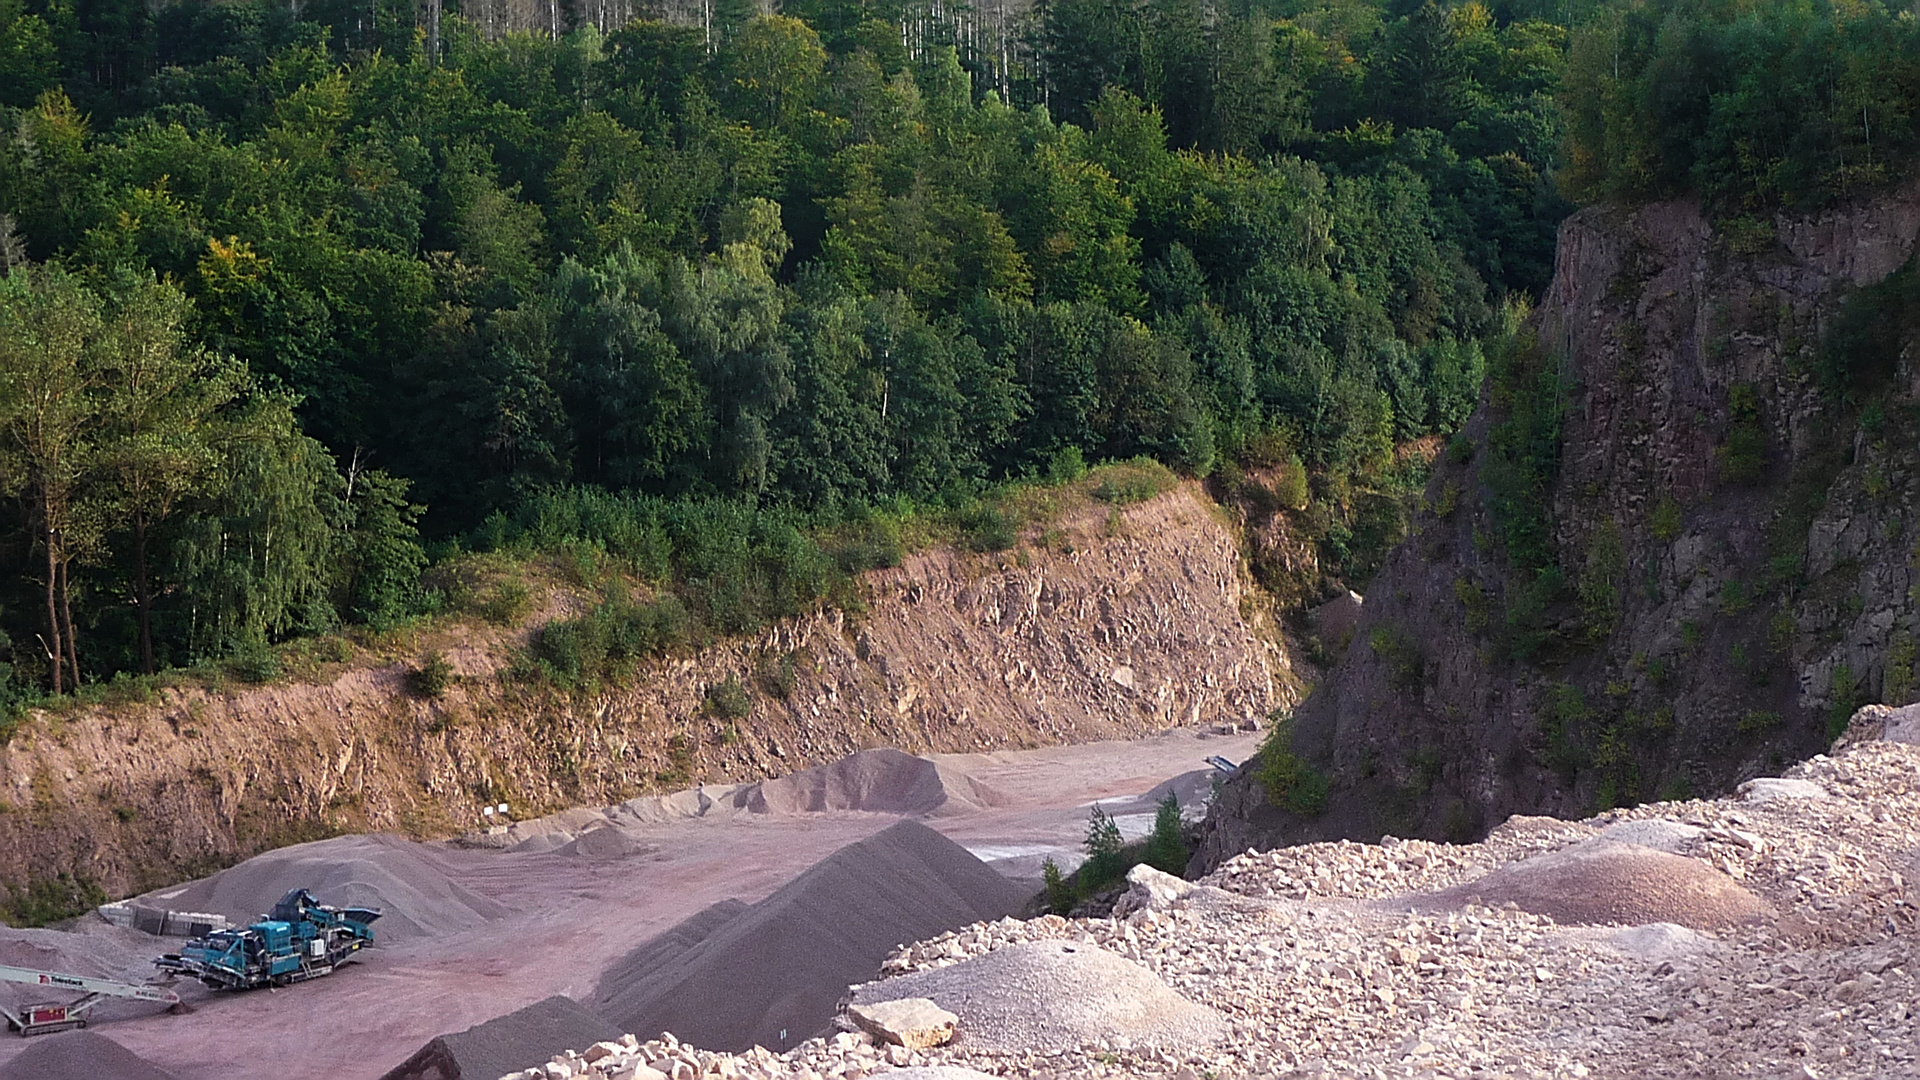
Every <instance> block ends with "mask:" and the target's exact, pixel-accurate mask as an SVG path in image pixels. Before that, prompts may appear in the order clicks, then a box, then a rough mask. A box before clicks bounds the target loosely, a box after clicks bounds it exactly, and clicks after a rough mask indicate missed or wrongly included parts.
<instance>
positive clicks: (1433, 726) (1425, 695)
mask: <svg viewBox="0 0 1920 1080" xmlns="http://www.w3.org/2000/svg"><path fill="white" fill-rule="evenodd" d="M1916 234H1920V184H1914V183H1909V184H1907V185H1905V186H1903V187H1901V188H1899V189H1897V190H1893V191H1890V192H1886V193H1882V194H1880V195H1878V196H1876V197H1873V198H1871V199H1867V200H1864V201H1862V202H1860V203H1858V204H1855V205H1851V206H1848V207H1846V208H1844V209H1840V210H1836V211H1834V212H1830V213H1827V214H1824V215H1821V216H1818V217H1813V218H1791V217H1787V216H1781V217H1779V218H1777V219H1776V220H1774V221H1773V222H1771V223H1755V222H1753V221H1751V220H1749V221H1746V222H1743V223H1739V224H1738V225H1727V226H1723V227H1720V228H1716V226H1715V225H1714V223H1712V222H1711V221H1709V219H1708V218H1707V217H1706V216H1705V215H1703V214H1702V212H1701V210H1700V208H1699V207H1698V206H1697V205H1696V204H1694V203H1692V202H1685V201H1681V202H1670V203H1663V204H1655V205H1651V206H1647V207H1644V208H1640V209H1637V210H1627V209H1621V208H1610V207H1596V208H1590V209H1587V210H1584V211H1582V212H1580V213H1578V214H1576V215H1574V216H1573V217H1572V218H1570V219H1568V221H1567V222H1566V223H1565V225H1564V226H1563V228H1562V231H1561V235H1560V247H1559V253H1558V263H1557V266H1556V269H1555V275H1554V279H1553V282H1552V285H1551V286H1550V289H1549V291H1548V294H1547V295H1546V297H1545V298H1544V299H1543V301H1542V303H1541V306H1540V308H1539V309H1538V311H1537V312H1535V314H1534V316H1533V317H1532V318H1531V319H1530V320H1529V322H1528V324H1527V329H1526V332H1525V333H1523V335H1522V340H1521V341H1520V342H1519V343H1518V344H1516V346H1515V349H1514V350H1513V353H1512V355H1510V356H1509V357H1508V358H1507V359H1506V360H1505V361H1504V362H1503V363H1501V364H1496V365H1495V367H1496V370H1495V372H1494V374H1493V376H1492V378H1491V379H1490V380H1489V386H1488V390H1487V391H1486V394H1485V396H1484V397H1483V400H1482V402H1481V405H1480V407H1479V409H1478V411H1477V412H1476V413H1475V415H1474V416H1473V418H1472V419H1471V420H1470V422H1469V423H1468V425H1467V427H1466V428H1465V430H1464V431H1463V432H1462V434H1461V435H1460V437H1459V438H1457V439H1456V440H1455V443H1454V445H1453V446H1452V447H1450V448H1449V451H1448V452H1447V453H1446V454H1444V455H1443V456H1442V458H1441V460H1440V462H1439V463H1438V466H1437V468H1436V470H1435V474H1434V476H1433V479H1432V481H1431V486H1430V487H1429V489H1428V491H1427V495H1426V501H1425V508H1424V510H1423V511H1422V512H1421V513H1420V514H1419V515H1418V517H1417V519H1416V521H1415V524H1414V530H1413V534H1412V535H1411V536H1410V537H1409V539H1408V540H1407V541H1406V542H1405V543H1404V544H1403V545H1402V546H1401V547H1400V548H1399V549H1398V550H1397V551H1396V552H1395V554H1394V555H1393V556H1392V558H1391V559H1390V560H1389V562H1388V565H1387V566H1386V567H1385V569H1384V570H1383V571H1382V573H1381V574H1380V575H1379V576H1378V578H1376V579H1375V581H1374V582H1373V584H1372V588H1371V590H1370V591H1369V592H1368V594H1367V599H1366V605H1365V614H1364V617H1363V620H1362V622H1361V625H1360V627H1359V629H1358V632H1357V633H1356V634H1355V637H1354V642H1353V644H1352V646H1351V647H1350V648H1349V650H1348V652H1347V653H1346V654H1345V655H1344V657H1343V658H1342V659H1341V661H1340V662H1339V664H1338V665H1337V667H1336V668H1335V670H1334V671H1333V672H1331V673H1330V675H1329V676H1328V678H1327V679H1326V680H1325V681H1324V682H1323V683H1322V684H1321V685H1320V686H1319V687H1318V688H1317V689H1316V690H1315V692H1314V693H1313V694H1312V695H1311V697H1310V698H1309V699H1308V700H1307V701H1306V702H1305V703H1304V704H1303V705H1302V706H1301V708H1300V709H1299V710H1298V713H1297V715H1296V716H1295V718H1294V721H1293V725H1292V734H1291V739H1290V746H1291V750H1292V752H1293V755H1294V756H1293V757H1291V758H1290V759H1288V760H1287V761H1286V762H1285V764H1286V765H1287V766H1288V769H1287V770H1281V771H1280V772H1279V773H1277V774H1275V773H1271V772H1270V778H1271V777H1272V776H1274V775H1279V776H1280V777H1281V780H1280V784H1279V785H1278V786H1274V785H1270V784H1267V783H1262V782H1261V781H1260V780H1258V779H1257V778H1256V777H1255V776H1254V775H1253V773H1254V770H1247V771H1246V772H1245V773H1244V774H1243V775H1241V776H1239V777H1236V778H1235V779H1234V780H1233V781H1232V782H1231V783H1229V784H1228V785H1227V787H1226V791H1225V793H1224V794H1223V797H1222V798H1221V799H1220V800H1219V801H1217V802H1216V803H1215V806H1214V812H1213V814H1212V816H1211V817H1210V818H1209V820H1208V824H1207V833H1206V837H1205V841H1204V846H1203V850H1202V851H1201V853H1200V855H1199V856H1197V859H1196V862H1197V866H1198V867H1199V868H1203V869H1204V868H1210V867H1212V866H1215V865H1218V864H1219V863H1220V862H1221V861H1222V860H1223V859H1225V858H1228V857H1230V856H1232V855H1234V854H1236V853H1238V852H1240V851H1242V850H1244V849H1246V848H1247V847H1249V846H1260V847H1267V846H1272V845H1274V844H1279V843H1288V842H1295V841H1299V840H1306V839H1327V838H1333V837H1339V836H1345V837H1355V838H1364V839H1369V840H1370V839H1375V838H1377V837H1379V836H1381V835H1382V834H1396V835H1400V836H1421V837H1429V838H1443V837H1444V838H1449V839H1454V840H1470V839H1472V838H1474V837H1475V836H1477V835H1480V834H1483V833H1484V831H1485V830H1486V828H1487V827H1489V826H1490V825H1492V824H1494V823H1497V822H1499V821H1502V820H1504V819H1505V818H1506V817H1507V816H1509V815H1510V814H1514V813H1536V814H1537V813H1545V814H1553V815H1557V816H1563V817H1564V816H1578V815H1581V814H1584V813H1591V812H1593V811H1595V810H1596V809H1602V808H1605V807H1606V806H1610V805H1618V804H1627V803H1632V802H1637V801H1641V800H1648V799H1655V798H1675V797H1682V796H1684V795H1687V794H1689V793H1691V794H1697V795H1707V794H1712V793H1717V792H1723V791H1726V790H1729V789H1730V788H1731V787H1732V786H1733V785H1734V784H1736V783H1737V782H1739V781H1741V780H1743V779H1745V778H1747V777H1750V776H1753V775H1756V774H1758V773H1761V772H1776V771H1778V769H1779V767H1780V766H1781V765H1782V764H1783V763H1785V762H1786V761H1788V760H1790V759H1798V758H1802V757H1805V756H1807V755H1809V754H1812V753H1816V752H1819V751H1821V750H1823V749H1825V748H1826V746H1827V744H1828V742H1829V741H1830V740H1831V738H1832V736H1833V735H1834V734H1836V733H1837V730H1838V727H1839V726H1841V725H1843V724H1844V719H1845V717H1846V716H1847V715H1848V713H1849V712H1850V711H1851V710H1852V709H1853V708H1854V707H1855V706H1856V705H1859V704H1862V703H1864V702H1870V701H1882V700H1884V701H1888V702H1891V703H1893V704H1900V703H1903V702H1905V701H1908V700H1912V699H1913V698H1914V696H1915V684H1916V673H1915V669H1914V661H1915V630H1916V623H1915V583H1916V580H1917V576H1916V571H1915V564H1916V560H1917V559H1920V551H1917V550H1916V520H1915V508H1916V498H1917V496H1920V468H1916V466H1920V445H1917V444H1920V408H1917V407H1916V403H1920V362H1917V360H1916V357H1915V355H1914V350H1912V349H1905V350H1902V349H1900V347H1899V344H1898V343H1897V342H1896V343H1895V344H1894V345H1893V346H1892V348H1891V349H1889V350H1887V355H1886V357H1885V358H1884V359H1882V360H1876V359H1875V358H1874V357H1872V356H1867V355H1864V354H1862V355H1854V352H1853V351H1850V350H1849V349H1848V348H1845V347H1843V346H1842V344H1841V341H1842V339H1841V338H1840V337H1839V336H1838V335H1837V334H1836V333H1835V331H1834V328H1835V327H1836V326H1839V325H1842V324H1844V323H1846V321H1847V320H1848V319H1849V318H1850V319H1851V320H1852V323H1853V325H1855V326H1877V325H1883V324H1882V323H1879V322H1876V320H1882V319H1885V320H1895V321H1894V322H1889V323H1885V324H1884V325H1899V323H1898V320H1900V319H1904V320H1905V323H1904V325H1906V326H1907V327H1909V328H1910V327H1912V326H1913V325H1914V321H1913V319H1912V313H1911V312H1910V311H1908V310H1907V309H1908V308H1910V307H1911V306H1912V304H1913V300H1912V299H1911V297H1912V293H1911V291H1910V290H1908V291H1901V290H1890V289H1889V288H1888V287H1887V286H1881V287H1880V288H1878V289H1876V288H1873V286H1875V285H1876V284H1877V283H1881V282H1883V280H1884V279H1888V278H1889V276H1890V275H1892V274H1894V273H1895V272H1896V271H1898V270H1900V269H1901V268H1902V267H1903V266H1905V265H1906V264H1908V262H1909V260H1910V259H1911V258H1912V256H1913V254H1914V247H1915V237H1916ZM1899 280H1902V279H1895V281H1899ZM1890 292H1891V293H1894V294H1896V295H1894V296H1893V298H1892V299H1889V293H1890ZM1874 304H1879V305H1882V306H1883V307H1886V306H1887V305H1891V308H1892V309H1891V310H1879V309H1875V308H1874V307H1872V306H1871V305H1874ZM1856 336H1858V335H1856ZM1883 340H1884V339H1883ZM1896 358H1897V359H1896ZM1876 365H1877V366H1876ZM1556 375H1557V378H1556ZM1530 556H1531V557H1530ZM1317 780H1324V781H1325V782H1326V784H1327V792H1328V797H1327V798H1326V799H1325V800H1324V801H1322V800H1320V799H1318V798H1317V793H1316V792H1315V791H1314V790H1313V788H1314V786H1315V781H1317ZM1289 785H1290V786H1289ZM1303 792H1304V794H1302V793H1303ZM1270 795H1272V796H1275V797H1278V798H1279V799H1280V800H1281V801H1285V802H1288V803H1290V804H1291V806H1292V808H1293V810H1294V811H1301V812H1304V813H1305V814H1307V815H1309V816H1304V817H1303V816H1301V815H1300V814H1299V813H1294V812H1290V811H1288V810H1286V809H1283V808H1282V807H1281V806H1280V805H1277V804H1276V802H1275V801H1274V800H1273V799H1270V798H1269V796H1270Z"/></svg>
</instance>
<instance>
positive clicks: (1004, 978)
mask: <svg viewBox="0 0 1920 1080" xmlns="http://www.w3.org/2000/svg"><path fill="white" fill-rule="evenodd" d="M895 998H927V999H929V1000H931V1001H933V1002H934V1003H935V1004H937V1005H939V1006H940V1007H941V1008H943V1009H946V1010H947V1011H948V1012H951V1013H953V1014H954V1015H956V1016H958V1017H960V1020H961V1023H962V1024H963V1025H964V1033H963V1034H961V1035H960V1036H959V1038H958V1039H957V1040H956V1042H957V1043H958V1044H959V1045H960V1047H961V1048H962V1049H966V1050H981V1051H987V1052H990V1053H1000V1054H1006V1053H1016V1052H1018V1051H1019V1050H1020V1049H1022V1048H1023V1047H1028V1046H1085V1045H1088V1044H1097V1043H1108V1044H1112V1043H1124V1044H1125V1045H1127V1046H1129V1047H1135V1048H1139V1047H1149V1046H1152V1047H1160V1046H1181V1047H1192V1046H1203V1045H1206V1044H1208V1043H1212V1042H1216V1041H1218V1040H1219V1039H1220V1038H1221V1037H1222V1036H1224V1035H1225V1034H1226V1030H1227V1025H1226V1022H1225V1021H1224V1020H1222V1019H1221V1017H1220V1015H1219V1014H1218V1013H1216V1012H1214V1011H1213V1010H1212V1009H1209V1008H1207V1007H1206V1006H1204V1005H1195V1004H1194V1003H1192V1002H1190V1001H1188V1000H1187V999H1186V998H1183V997H1181V996H1180V995H1179V994H1177V993H1175V992H1174V991H1173V990H1172V989H1170V988H1169V987H1168V986H1167V984H1166V983H1164V982H1162V981H1161V980H1160V978H1159V977H1158V976H1156V975H1155V974H1154V973H1153V972H1151V971H1148V970H1147V969H1146V968H1143V967H1141V966H1140V965H1139V964H1136V963H1134V962H1132V961H1130V960H1127V959H1125V958H1123V957H1121V956H1118V955H1116V954H1115V953H1113V952H1111V951H1109V950H1107V949H1102V948H1099V947H1096V946H1089V945H1081V944H1077V943H1074V942H1068V941H1059V940H1052V941H1036V942H1026V943H1021V944H1017V945H1009V946H1007V947H1006V948H1002V949H996V950H994V951H992V952H989V953H986V954H985V955H982V956H977V957H974V958H972V959H969V960H967V961H965V962H964V963H958V964H954V965H951V966H949V967H942V968H933V969H930V970H926V971H920V972H916V973H914V974H911V975H905V976H902V977H900V978H898V979H889V980H887V981H885V982H882V983H874V984H870V985H867V986H864V987H861V988H860V989H859V990H856V991H855V992H854V995H853V1000H854V1002H855V1003H856V1004H864V1003H867V1002H873V1001H888V1000H892V999H895Z"/></svg>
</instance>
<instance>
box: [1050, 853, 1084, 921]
mask: <svg viewBox="0 0 1920 1080" xmlns="http://www.w3.org/2000/svg"><path fill="white" fill-rule="evenodd" d="M1040 880H1041V881H1042V883H1044V885H1045V888H1046V893H1045V895H1046V898H1047V901H1046V902H1047V911H1048V912H1049V913H1051V914H1054V915H1065V914H1066V913H1068V912H1070V911H1072V910H1073V905H1075V904H1077V903H1079V902H1080V897H1079V895H1078V894H1077V893H1076V892H1075V890H1074V888H1073V886H1071V885H1069V884H1068V883H1067V880H1066V878H1065V877H1063V876H1062V875H1061V873H1060V864H1059V863H1056V862H1054V861H1053V859H1052V857H1048V858H1047V859H1046V861H1044V862H1042V863H1041V864H1040Z"/></svg>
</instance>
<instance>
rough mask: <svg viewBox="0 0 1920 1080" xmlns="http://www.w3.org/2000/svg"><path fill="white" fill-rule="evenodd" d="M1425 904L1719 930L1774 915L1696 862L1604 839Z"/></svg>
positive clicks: (1574, 920) (1600, 922) (1508, 870)
mask: <svg viewBox="0 0 1920 1080" xmlns="http://www.w3.org/2000/svg"><path fill="white" fill-rule="evenodd" d="M1414 902H1415V903H1417V904H1419V905H1420V906H1422V907H1440V908H1457V907H1461V906H1464V905H1465V904H1466V903H1467V902H1472V903H1475V904H1481V905H1484V906H1489V907H1504V906H1506V905H1507V904H1512V905H1514V906H1515V907H1517V908H1519V909H1520V910H1522V911H1530V912H1532V913H1534V914H1535V915H1548V916H1551V917H1552V918H1553V919H1555V920H1556V921H1558V922H1562V923H1584V924H1589V925H1628V926H1637V925H1644V924H1647V923H1678V924H1680V925H1682V926H1688V927H1692V928H1694V929H1696V930H1715V929H1719V928H1721V927H1726V926H1735V925H1738V924H1740V923H1748V922H1757V921H1759V920H1761V919H1764V918H1766V917H1767V916H1768V915H1770V914H1772V910H1771V909H1770V908H1768V907H1767V904H1766V901H1764V900H1762V899H1760V898H1759V897H1758V896H1755V895H1754V894H1753V893H1752V892H1751V891H1749V890H1748V889H1746V888H1745V887H1744V886H1742V885H1741V884H1740V883H1739V882H1737V881H1735V880H1733V879H1732V878H1730V877H1728V876H1727V875H1726V874H1724V873H1722V872H1720V871H1719V870H1717V869H1715V868H1714V867H1712V866H1709V865H1708V864H1706V863H1704V862H1701V861H1700V860H1699V859H1689V858H1687V857H1686V856H1684V855H1676V854H1674V853H1672V852H1668V851H1659V850H1655V849H1654V848H1650V847H1642V846H1641V845H1639V844H1628V843H1621V842H1619V841H1618V840H1614V839H1611V838H1608V837H1606V836H1599V837H1595V838H1594V839H1592V840H1584V841H1582V842H1580V843H1578V844H1574V845H1572V846H1570V847H1566V848H1562V849H1561V850H1559V851H1550V852H1548V853H1546V854H1544V855H1535V856H1534V857H1533V858H1531V859H1526V860H1523V861H1521V862H1517V863H1514V864H1513V865H1512V866H1503V867H1501V868H1500V869H1498V870H1495V871H1493V872H1492V873H1490V874H1487V875H1486V876H1484V877H1480V878H1476V879H1475V880H1473V881H1470V882H1468V883H1466V884H1464V885H1455V886H1454V887H1453V888H1451V889H1447V890H1445V891H1443V892H1439V893H1435V894H1433V895H1431V896H1426V897H1421V898H1419V899H1418V900H1416V901H1414Z"/></svg>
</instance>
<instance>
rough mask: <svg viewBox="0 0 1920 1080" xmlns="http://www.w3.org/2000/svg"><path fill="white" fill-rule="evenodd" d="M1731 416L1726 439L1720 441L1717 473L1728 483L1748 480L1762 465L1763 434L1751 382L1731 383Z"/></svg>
mask: <svg viewBox="0 0 1920 1080" xmlns="http://www.w3.org/2000/svg"><path fill="white" fill-rule="evenodd" d="M1727 411H1728V413H1729V414H1730V415H1731V416H1732V421H1731V423H1729V424H1728V426H1727V437H1726V441H1725V442H1723V443H1721V444H1720V449H1719V451H1718V455H1719V459H1720V475H1721V477H1722V478H1723V479H1725V480H1726V481H1727V482H1728V483H1730V484H1751V483H1753V482H1754V481H1756V480H1758V479H1760V475H1761V473H1762V471H1763V470H1764V469H1765V467H1766V453H1767V434H1766V429H1765V428H1764V427H1762V426H1761V422H1760V395H1759V392H1758V391H1757V390H1756V389H1755V388H1754V386H1753V384H1752V383H1734V384H1733V386H1732V387H1730V388H1728V390H1727Z"/></svg>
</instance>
